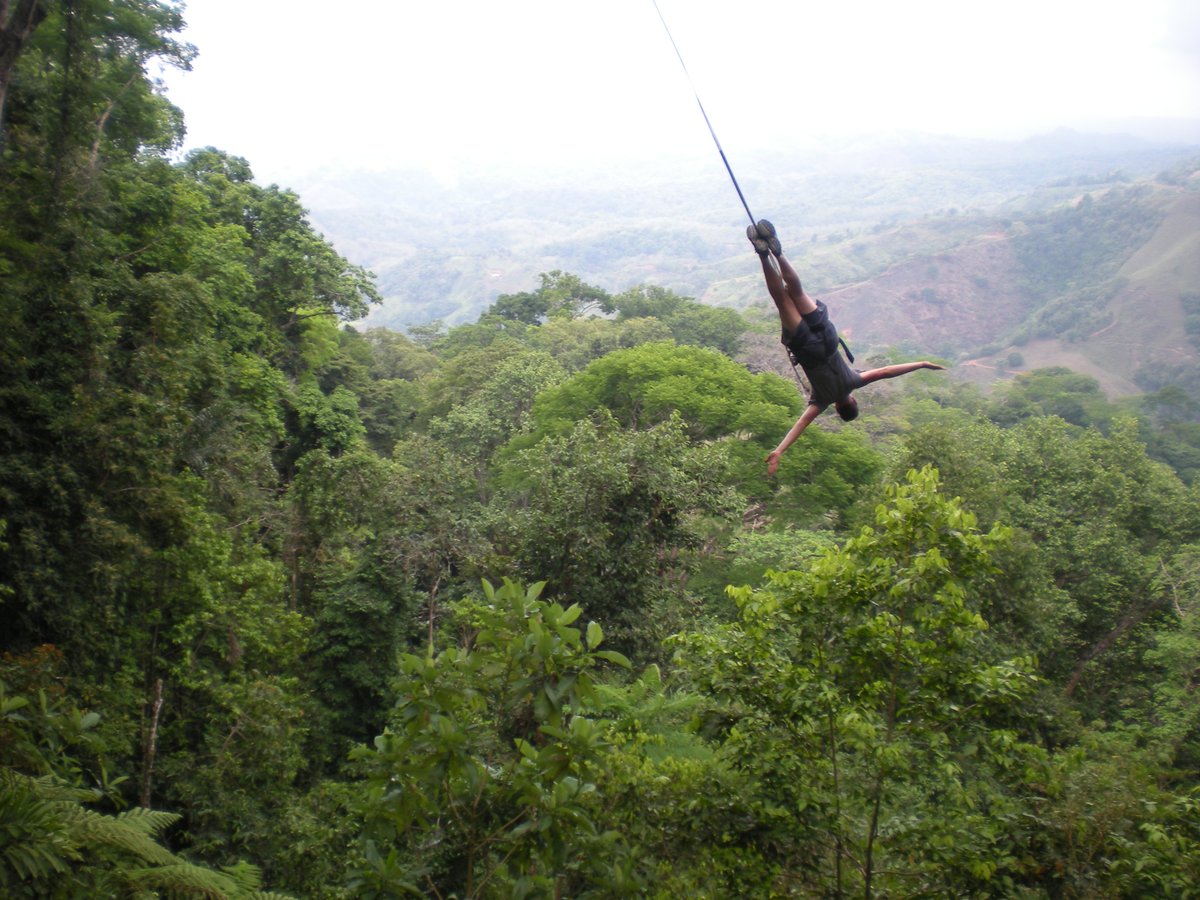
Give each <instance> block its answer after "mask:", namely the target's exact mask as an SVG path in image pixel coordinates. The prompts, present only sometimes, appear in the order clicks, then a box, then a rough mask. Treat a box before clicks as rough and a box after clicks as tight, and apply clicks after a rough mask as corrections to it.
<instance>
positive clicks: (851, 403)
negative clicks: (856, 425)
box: [834, 397, 858, 422]
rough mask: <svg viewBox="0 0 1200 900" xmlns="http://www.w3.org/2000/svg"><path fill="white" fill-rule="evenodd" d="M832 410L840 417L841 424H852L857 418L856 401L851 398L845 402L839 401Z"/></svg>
mask: <svg viewBox="0 0 1200 900" xmlns="http://www.w3.org/2000/svg"><path fill="white" fill-rule="evenodd" d="M834 409H836V410H837V414H838V415H839V416H841V417H842V421H843V422H853V421H854V420H855V419H857V418H858V401H857V400H855V399H854V398H853V397H847V398H846V399H845V400H839V401H838V402H837V403H836V404H835V405H834Z"/></svg>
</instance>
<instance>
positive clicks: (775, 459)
mask: <svg viewBox="0 0 1200 900" xmlns="http://www.w3.org/2000/svg"><path fill="white" fill-rule="evenodd" d="M781 456H783V453H782V451H779V450H772V451H771V452H770V453H768V454H767V474H768V475H774V474H775V471H776V470H777V469H778V468H779V457H781Z"/></svg>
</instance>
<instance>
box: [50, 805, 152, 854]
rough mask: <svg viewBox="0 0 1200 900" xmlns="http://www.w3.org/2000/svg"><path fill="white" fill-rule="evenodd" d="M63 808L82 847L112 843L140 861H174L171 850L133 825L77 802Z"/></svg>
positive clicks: (70, 826)
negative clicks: (72, 805)
mask: <svg viewBox="0 0 1200 900" xmlns="http://www.w3.org/2000/svg"><path fill="white" fill-rule="evenodd" d="M63 812H64V815H65V817H66V820H67V824H68V827H69V828H70V830H71V836H72V837H73V838H74V839H75V840H76V841H78V842H79V844H80V845H81V846H82V847H83V848H84V849H85V850H86V849H94V848H95V847H96V846H97V845H99V846H107V847H116V848H117V849H119V850H124V851H125V852H126V853H130V854H132V855H133V856H136V857H137V858H138V859H140V860H142V861H144V862H148V863H152V864H154V865H158V866H166V865H171V864H172V863H174V862H175V861H176V857H175V854H174V853H172V852H171V851H170V850H167V849H166V848H165V847H162V846H161V845H159V844H157V843H155V841H154V839H153V838H152V837H150V836H149V835H147V834H146V833H145V832H144V831H142V830H140V828H139V827H137V825H135V826H130V825H129V824H127V823H126V822H124V821H122V820H121V819H117V818H114V817H113V816H106V815H104V814H102V813H98V812H95V811H94V810H90V809H84V808H83V807H81V806H76V807H72V808H69V809H64V811H63ZM165 815H170V813H166V814H165ZM140 824H141V823H140V822H139V823H138V825H140Z"/></svg>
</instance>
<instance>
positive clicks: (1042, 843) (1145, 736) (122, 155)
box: [0, 0, 1200, 898]
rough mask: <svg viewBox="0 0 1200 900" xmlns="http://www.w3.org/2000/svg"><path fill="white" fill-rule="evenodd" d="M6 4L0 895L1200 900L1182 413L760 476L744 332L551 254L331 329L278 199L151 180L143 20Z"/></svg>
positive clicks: (1024, 412)
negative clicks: (527, 270) (437, 300)
mask: <svg viewBox="0 0 1200 900" xmlns="http://www.w3.org/2000/svg"><path fill="white" fill-rule="evenodd" d="M6 9H8V10H23V11H24V12H25V13H31V12H36V13H38V15H35V16H33V17H31V18H9V19H7V20H0V26H3V27H4V28H5V29H10V28H11V29H14V30H13V31H12V32H11V33H6V35H5V36H6V37H10V38H14V39H15V41H14V42H13V43H11V44H10V46H11V47H14V48H15V51H16V52H14V54H12V56H11V57H10V58H8V62H11V63H12V68H11V71H6V72H5V73H4V74H5V76H6V79H7V80H6V82H5V83H6V84H7V85H8V92H7V94H6V96H5V100H4V107H3V109H2V110H0V113H2V114H3V120H2V121H3V130H2V131H0V135H2V140H3V145H2V146H0V292H2V294H0V299H2V303H0V346H2V352H0V616H2V617H3V626H4V627H3V634H2V638H0V651H2V655H0V891H2V892H3V893H4V894H5V895H6V896H13V897H45V896H67V897H96V896H104V897H109V896H112V897H142V896H147V895H150V894H164V895H179V896H188V895H194V896H204V897H215V898H224V897H231V898H241V897H256V896H264V891H263V888H262V885H264V884H265V885H269V886H271V887H272V888H274V889H276V890H281V891H286V892H288V893H289V894H291V895H293V896H298V897H341V898H349V897H395V896H404V895H424V896H451V895H455V896H461V897H510V896H535V897H557V896H604V897H628V896H652V897H664V898H665V897H678V896H715V897H725V896H800V897H804V896H838V895H846V894H855V895H862V896H866V897H871V896H1021V897H1059V896H1111V897H1141V896H1148V895H1149V896H1154V895H1164V896H1188V895H1189V894H1190V893H1191V892H1193V891H1194V889H1195V885H1196V884H1197V883H1198V882H1200V828H1198V826H1197V817H1196V811H1197V808H1198V804H1200V797H1198V796H1197V794H1196V790H1195V784H1196V778H1195V775H1196V768H1197V765H1198V761H1200V707H1197V705H1196V704H1195V702H1194V692H1195V688H1196V672H1197V671H1200V550H1198V548H1200V502H1197V501H1198V499H1200V495H1198V493H1197V492H1198V490H1200V488H1198V487H1197V484H1200V450H1198V449H1197V448H1198V447H1200V435H1198V434H1197V428H1198V427H1200V426H1197V425H1196V409H1195V404H1194V403H1192V402H1191V401H1190V399H1189V398H1188V396H1187V395H1186V393H1185V392H1182V391H1180V390H1178V389H1177V388H1174V387H1173V386H1168V387H1166V388H1163V389H1159V390H1156V391H1155V392H1154V393H1153V394H1148V395H1146V396H1144V397H1142V398H1139V399H1140V400H1141V401H1142V402H1141V403H1140V404H1139V405H1138V406H1133V405H1129V404H1126V403H1123V402H1114V401H1110V400H1109V399H1108V398H1106V397H1105V396H1104V394H1103V393H1102V392H1101V391H1100V390H1099V386H1098V384H1097V383H1096V382H1095V381H1094V380H1091V379H1089V378H1087V377H1084V376H1081V375H1079V374H1076V373H1072V372H1070V371H1067V370H1062V369H1045V370H1037V371H1032V372H1027V373H1025V374H1024V375H1023V376H1022V377H1020V378H1017V379H1015V380H1014V381H1013V382H1012V383H1011V384H1008V385H1004V386H1002V387H1001V389H999V390H997V391H995V392H994V393H992V394H984V393H982V392H980V391H978V390H976V389H975V388H973V387H972V386H971V385H965V384H958V383H955V382H954V381H953V380H951V379H950V378H949V377H948V376H947V375H945V374H943V373H924V372H923V373H917V374H913V375H911V376H908V377H907V378H906V379H904V380H902V381H900V382H897V383H892V384H888V385H886V386H885V385H880V386H878V389H876V386H872V388H871V390H870V391H869V392H867V391H864V392H863V393H864V401H863V415H862V417H861V418H860V420H858V421H857V422H855V423H853V424H852V425H848V426H843V425H841V424H840V423H837V422H835V421H828V420H821V421H820V422H819V423H818V425H817V426H814V427H813V428H811V429H810V430H809V431H808V432H806V433H805V435H804V438H803V440H802V441H799V442H797V443H796V444H795V445H794V446H793V447H792V448H791V449H790V450H789V451H788V453H787V454H786V456H785V457H784V459H783V461H782V463H781V465H780V468H779V472H778V475H777V477H774V478H768V477H767V476H766V474H765V471H764V469H765V466H764V456H765V455H766V453H767V451H768V450H769V449H770V448H771V447H773V446H774V445H775V444H776V442H777V441H778V440H779V437H780V435H781V434H783V433H784V432H785V431H786V430H787V428H788V427H789V425H790V424H791V423H792V422H793V421H794V420H795V418H796V417H797V416H798V415H799V413H800V410H801V408H802V406H803V397H802V395H801V393H800V392H799V391H798V390H797V387H796V385H795V383H794V382H792V381H790V380H788V378H784V377H781V376H780V375H778V374H775V373H773V372H771V371H768V370H767V369H768V368H769V367H766V366H760V365H757V364H755V363H754V361H753V360H749V359H748V356H749V355H752V354H753V352H754V350H755V348H754V338H755V337H757V338H761V339H765V340H769V341H771V342H773V343H774V342H775V341H776V335H775V334H772V333H770V332H772V331H773V328H772V326H771V324H770V320H769V319H764V318H763V317H757V318H755V317H750V316H744V315H743V314H742V313H740V312H738V311H737V310H734V309H731V308H727V307H720V306H714V305H709V304H704V303H700V302H697V301H696V300H694V299H691V298H689V297H688V296H685V295H684V294H682V293H681V292H677V291H673V290H669V289H666V288H664V287H662V286H660V285H655V284H640V283H638V284H633V285H632V286H630V287H628V289H622V290H619V291H610V290H608V289H606V288H604V287H602V286H598V285H596V284H594V283H592V282H590V281H589V280H587V279H585V278H584V277H581V276H580V275H579V274H576V273H572V272H570V271H567V270H563V269H550V270H548V271H543V272H541V273H540V275H539V276H538V277H535V278H532V279H530V280H528V281H526V282H524V283H522V284H520V285H519V286H515V287H514V288H513V289H512V290H510V291H506V292H501V293H500V294H498V295H497V296H496V298H495V300H494V302H492V303H490V304H489V305H488V306H487V307H486V308H484V309H483V311H482V312H481V314H480V315H479V316H478V317H477V318H475V319H473V320H470V321H466V322H464V323H463V324H460V325H456V326H454V327H451V328H447V327H426V328H414V329H412V332H411V334H410V335H405V334H401V333H398V332H393V331H384V330H368V329H362V328H356V327H350V326H349V325H348V323H349V322H361V321H362V319H363V317H364V314H365V313H366V312H367V310H368V309H369V308H371V307H372V306H373V305H375V304H377V303H378V302H379V300H380V299H381V298H380V292H379V289H378V288H377V287H376V284H375V282H374V280H373V278H372V277H371V276H370V274H369V273H368V272H367V271H366V270H364V269H363V268H362V267H361V265H360V264H359V263H358V262H354V261H351V260H350V259H348V258H346V257H343V256H341V255H339V253H338V252H337V251H335V249H334V248H333V246H332V245H331V244H330V243H329V242H327V241H326V240H325V239H323V238H322V237H321V235H320V234H318V232H317V230H316V228H315V227H314V225H313V221H312V220H311V219H310V217H309V215H308V213H307V212H306V210H305V208H304V205H303V204H302V202H301V198H300V197H299V196H298V195H297V194H296V193H294V192H292V191H290V190H287V189H282V188H280V187H278V186H274V185H271V186H266V187H264V186H262V185H260V184H258V183H257V182H256V181H255V179H254V177H253V173H252V170H251V167H250V165H249V163H248V162H247V161H245V160H243V159H241V158H239V157H237V156H233V155H231V154H229V153H227V152H222V151H219V150H213V149H208V150H203V151H198V152H194V153H191V154H188V155H187V156H186V158H184V159H182V160H180V161H178V162H177V163H172V162H170V161H169V154H170V152H171V148H173V147H175V146H177V145H178V142H179V139H180V133H181V132H180V128H181V123H182V114H181V112H180V111H179V110H176V109H174V108H173V107H171V106H170V104H169V103H168V102H167V101H166V99H165V98H163V97H162V96H160V95H159V94H158V93H156V91H155V88H154V85H153V83H152V82H151V81H150V80H149V79H148V77H147V68H146V67H147V66H148V65H149V64H150V62H151V61H153V60H155V59H162V58H165V59H168V60H174V61H176V62H177V63H179V64H186V63H187V60H188V59H189V58H190V55H191V50H190V48H187V47H185V46H182V45H180V44H178V43H177V42H176V41H175V40H174V38H173V35H174V34H176V33H177V31H178V29H179V27H180V23H181V20H180V18H179V12H178V8H177V7H176V6H175V5H174V4H169V3H161V2H154V0H70V2H66V0H63V2H46V3H37V2H30V3H16V4H13V5H12V6H10V7H8V8H6ZM43 14H44V15H43ZM22 26H28V27H27V28H23V29H22ZM6 64H7V62H6ZM9 75H11V78H8V76H9ZM1176 187H1179V185H1176ZM1139 191H1141V188H1140V186H1138V185H1133V186H1132V187H1131V188H1130V191H1129V192H1127V193H1122V192H1120V191H1117V190H1113V191H1111V192H1108V193H1109V194H1111V197H1109V196H1105V197H1101V196H1099V195H1097V196H1096V197H1094V198H1093V200H1092V204H1094V205H1095V206H1096V207H1099V208H1100V212H1098V213H1096V215H1097V216H1099V215H1100V213H1103V214H1104V215H1108V214H1109V213H1110V212H1111V209H1110V208H1109V207H1106V206H1105V204H1106V203H1108V202H1110V200H1111V202H1113V203H1115V204H1117V206H1116V207H1114V208H1116V209H1125V208H1126V206H1123V205H1121V204H1126V205H1128V204H1129V203H1135V202H1140V198H1141V197H1142V196H1143V195H1142V193H1139ZM1164 191H1165V189H1164ZM1155 196H1165V193H1163V194H1156V195H1155ZM501 207H502V204H501ZM498 208H500V207H498ZM1070 210H1071V211H1070V212H1068V213H1067V214H1066V217H1065V218H1060V217H1058V212H1057V207H1053V208H1051V207H1047V211H1046V219H1045V221H1044V223H1043V224H1044V228H1045V229H1046V230H1047V231H1048V232H1053V231H1055V230H1056V229H1057V227H1058V225H1059V224H1060V223H1066V224H1073V223H1077V222H1078V221H1079V220H1078V219H1077V218H1075V215H1076V214H1079V215H1083V216H1085V221H1090V219H1086V217H1087V216H1091V215H1092V214H1093V213H1092V211H1091V210H1090V209H1089V208H1088V207H1087V205H1086V204H1083V203H1077V204H1073V205H1072V206H1071V207H1070ZM1173 215H1176V214H1175V213H1172V212H1170V211H1166V209H1165V207H1164V214H1163V216H1162V217H1155V218H1154V219H1153V227H1151V226H1150V225H1145V226H1144V229H1145V230H1146V232H1147V234H1148V236H1147V237H1146V241H1149V242H1151V243H1155V242H1157V243H1158V244H1160V245H1161V246H1164V247H1165V246H1166V245H1168V244H1170V245H1171V246H1172V247H1174V246H1176V244H1175V243H1174V239H1173V237H1172V236H1179V237H1181V238H1182V239H1183V240H1184V242H1185V244H1184V245H1185V246H1186V232H1187V226H1186V225H1179V224H1178V222H1177V224H1176V226H1175V227H1174V228H1165V227H1164V224H1163V223H1165V222H1170V221H1174V220H1173V218H1172V216H1173ZM951 218H952V217H951ZM1176 219H1179V216H1178V215H1176ZM1029 221H1031V222H1034V225H1037V224H1038V222H1037V220H1034V219H1033V218H1030V219H1029ZM1131 222H1132V224H1133V225H1134V226H1136V227H1135V228H1134V232H1133V234H1134V236H1135V237H1136V236H1137V235H1138V234H1140V230H1141V229H1142V228H1143V226H1142V225H1140V224H1139V223H1140V222H1141V220H1140V219H1131ZM364 227H368V225H364ZM1030 227H1031V228H1032V227H1033V226H1030ZM1065 230H1066V231H1067V232H1068V233H1069V232H1070V229H1065ZM721 233H722V234H724V231H723V230H722V231H721ZM879 234H880V239H881V240H900V241H902V240H904V239H905V232H904V230H903V229H897V230H895V231H891V232H889V231H888V230H887V229H883V230H881V231H880V232H879ZM1020 238H1021V234H1014V235H1012V236H1010V237H1009V238H1007V239H1006V240H1004V241H996V242H993V243H995V244H1005V243H1007V244H1011V245H1012V252H1013V253H1014V254H1022V253H1023V254H1025V255H1026V257H1025V258H1026V260H1027V261H1026V263H1025V265H1026V266H1027V267H1028V268H1030V269H1033V268H1035V266H1036V263H1037V262H1038V261H1039V260H1041V259H1043V258H1044V254H1043V251H1045V252H1049V253H1055V252H1058V251H1060V250H1061V251H1062V252H1063V253H1064V254H1066V256H1067V257H1068V259H1073V258H1074V256H1075V252H1076V250H1077V249H1078V247H1079V246H1080V244H1079V243H1078V242H1068V241H1066V240H1064V241H1062V242H1058V243H1056V242H1055V241H1045V240H1042V241H1040V242H1037V243H1030V244H1028V245H1024V246H1023V245H1021V243H1020ZM720 240H725V238H724V237H721V238H720ZM739 243H744V238H743V239H742V241H741V242H739ZM816 243H817V244H820V243H821V242H820V241H819V240H818V241H817V242H816ZM1135 244H1136V241H1135V240H1134V239H1133V238H1130V240H1129V241H1128V243H1127V244H1122V246H1131V247H1132V246H1133V245H1135ZM1144 245H1145V243H1144V242H1143V244H1142V245H1139V246H1144ZM830 246H833V244H831V245H830ZM1039 248H1040V249H1039ZM1047 248H1048V249H1047ZM514 252H515V250H514ZM739 254H740V256H739V259H742V258H743V257H744V255H745V248H744V247H740V249H739ZM1147 254H1149V256H1150V257H1151V258H1153V259H1154V260H1163V259H1174V258H1175V257H1173V256H1172V254H1171V253H1169V252H1165V251H1164V252H1161V253H1160V252H1159V251H1158V250H1154V251H1153V252H1152V253H1151V251H1147ZM1179 254H1180V256H1179V262H1180V264H1186V263H1187V254H1186V252H1184V251H1179ZM730 258H732V257H730ZM1105 258H1106V259H1108V258H1109V257H1108V256H1106V257H1105ZM356 259H357V257H356ZM1061 262H1062V260H1061V259H1059V258H1057V257H1052V258H1050V259H1047V260H1046V263H1047V271H1048V272H1050V273H1052V274H1053V277H1052V278H1050V279H1049V280H1048V281H1047V284H1048V285H1049V287H1048V288H1047V290H1048V291H1051V290H1058V288H1059V287H1060V282H1059V281H1056V280H1055V279H1060V276H1061V275H1062V273H1063V272H1067V273H1068V274H1069V272H1070V271H1071V270H1070V269H1069V267H1067V268H1064V267H1063V266H1062V265H1060V263H1061ZM1084 262H1086V260H1084ZM739 265H741V263H739ZM1121 267H1124V269H1123V270H1122V276H1123V277H1128V278H1130V279H1131V280H1136V278H1138V277H1140V276H1141V273H1142V272H1143V271H1144V270H1147V269H1158V268H1163V267H1162V266H1159V265H1157V264H1154V263H1150V262H1147V255H1139V254H1138V253H1137V252H1136V251H1134V250H1130V252H1129V255H1128V256H1127V257H1126V258H1124V259H1122V260H1121V261H1120V262H1119V263H1117V264H1114V265H1113V266H1112V268H1113V269H1114V270H1115V269H1118V268H1121ZM1166 268H1168V269H1169V268H1170V267H1169V266H1168V267H1166ZM886 269H887V266H884V267H883V270H886ZM1102 274H1103V273H1102ZM1106 277H1107V276H1106ZM968 281H969V278H968ZM1059 294H1062V292H1061V291H1059ZM1056 296H1057V295H1056ZM1067 321H1068V322H1069V321H1071V316H1070V315H1068V316H1067ZM747 335H748V336H749V337H747ZM744 338H745V340H744ZM774 349H775V351H776V356H777V355H778V354H777V351H778V345H777V343H775V346H774ZM905 352H906V351H905V349H904V348H903V347H898V348H897V347H893V348H885V347H868V349H867V350H866V351H865V353H866V354H868V355H871V356H875V355H877V354H887V357H886V358H888V359H890V360H892V361H896V360H897V359H898V358H902V357H903V356H904V354H905ZM880 358H881V359H882V358H884V357H883V356H880ZM789 378H790V375H789Z"/></svg>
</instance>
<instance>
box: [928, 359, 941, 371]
mask: <svg viewBox="0 0 1200 900" xmlns="http://www.w3.org/2000/svg"><path fill="white" fill-rule="evenodd" d="M924 366H925V368H927V369H936V370H937V371H939V372H944V371H946V367H945V366H939V365H938V364H937V363H931V362H929V361H928V360H926V361H925V363H924Z"/></svg>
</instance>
